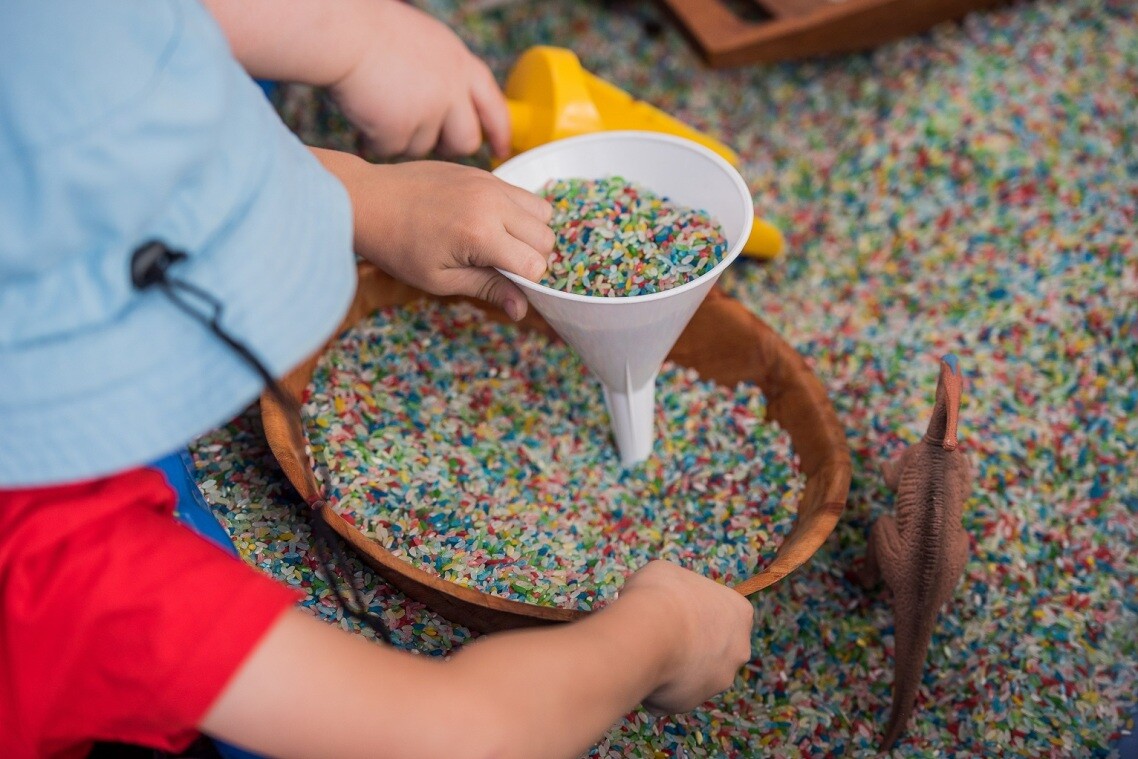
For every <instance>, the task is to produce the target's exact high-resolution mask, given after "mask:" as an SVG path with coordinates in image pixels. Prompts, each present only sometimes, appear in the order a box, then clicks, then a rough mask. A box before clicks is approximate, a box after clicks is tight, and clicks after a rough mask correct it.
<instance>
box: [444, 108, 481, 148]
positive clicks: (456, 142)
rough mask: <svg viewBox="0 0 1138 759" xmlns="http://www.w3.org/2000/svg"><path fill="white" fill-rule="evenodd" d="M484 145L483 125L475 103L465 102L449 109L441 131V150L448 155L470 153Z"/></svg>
mask: <svg viewBox="0 0 1138 759" xmlns="http://www.w3.org/2000/svg"><path fill="white" fill-rule="evenodd" d="M481 145H482V127H481V125H479V123H478V113H477V111H475V110H474V105H473V103H463V104H461V105H457V106H455V107H453V108H451V109H450V110H449V111H447V115H446V118H445V119H444V120H443V128H442V131H441V132H440V133H439V145H438V147H439V152H440V153H442V154H443V155H445V156H448V157H452V158H453V157H457V156H464V155H470V154H471V153H473V152H474V151H476V150H478V148H479V147H480V146H481Z"/></svg>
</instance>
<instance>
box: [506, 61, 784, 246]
mask: <svg viewBox="0 0 1138 759" xmlns="http://www.w3.org/2000/svg"><path fill="white" fill-rule="evenodd" d="M506 98H507V105H508V106H509V109H510V124H511V127H512V131H513V142H512V144H511V147H512V148H513V150H514V152H516V153H520V152H522V151H525V150H529V149H531V148H535V147H537V146H538V145H544V144H545V143H547V142H552V141H553V140H560V139H562V138H564V137H572V136H575V135H578V134H587V133H589V132H599V131H603V130H611V129H643V130H646V131H651V132H665V133H667V134H674V135H677V136H679V137H685V138H687V139H689V140H692V141H694V142H698V143H699V144H701V145H704V146H705V147H707V148H709V149H711V150H713V151H715V152H716V153H718V154H719V155H721V156H722V157H723V158H724V159H725V160H726V161H727V162H728V163H730V164H731V165H733V166H738V165H739V156H738V155H737V154H736V153H735V151H733V150H731V148H729V147H727V146H726V145H724V144H723V143H721V142H719V141H718V140H715V139H712V138H711V137H708V136H707V135H705V134H703V133H702V132H699V131H697V130H695V129H692V128H691V127H690V126H688V125H687V124H685V123H683V122H682V121H680V120H679V119H675V118H672V117H671V116H669V115H668V114H666V113H664V112H663V111H661V110H660V109H658V108H654V107H652V106H651V105H649V104H648V103H645V102H644V101H642V100H637V99H635V98H633V97H632V96H631V95H629V94H628V93H627V92H625V91H624V90H622V89H620V88H619V87H616V86H614V85H612V84H609V83H608V82H606V81H605V80H603V79H601V78H599V77H597V76H594V75H593V74H590V73H589V72H588V71H585V69H584V68H582V66H581V61H580V60H579V59H578V58H577V56H576V55H575V54H574V53H573V52H572V51H571V50H566V49H565V48H561V47H549V46H544V45H541V46H538V47H531V48H530V49H529V50H527V51H526V52H525V53H523V54H522V56H521V57H520V58H518V62H517V63H516V64H515V65H514V68H513V71H511V72H510V76H509V78H508V79H507V80H506ZM785 245H786V243H785V240H784V239H783V236H782V232H780V231H779V229H778V228H777V227H775V226H774V225H773V224H771V223H770V222H767V221H765V220H763V219H760V218H758V217H755V224H754V226H753V227H752V228H751V235H750V237H748V238H747V242H746V244H745V245H744V246H743V253H744V255H747V256H751V257H752V258H761V259H769V258H774V257H776V256H778V255H779V254H781V253H782V251H783V248H784V247H785Z"/></svg>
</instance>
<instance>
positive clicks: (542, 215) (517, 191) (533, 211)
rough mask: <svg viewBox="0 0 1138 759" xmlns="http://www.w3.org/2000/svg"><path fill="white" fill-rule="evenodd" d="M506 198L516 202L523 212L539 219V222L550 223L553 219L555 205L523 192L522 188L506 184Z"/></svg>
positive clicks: (525, 191) (530, 193) (527, 191)
mask: <svg viewBox="0 0 1138 759" xmlns="http://www.w3.org/2000/svg"><path fill="white" fill-rule="evenodd" d="M505 185H506V197H507V198H509V199H510V200H512V201H513V202H514V204H515V205H517V206H518V207H520V208H521V209H522V210H523V211H525V212H526V213H528V214H530V215H531V216H534V217H536V218H537V220H538V221H541V222H543V223H549V220H550V219H552V218H553V205H552V204H551V203H550V202H549V201H548V200H546V199H545V198H543V197H541V196H540V195H534V194H533V193H532V192H530V191H529V190H523V189H522V188H521V187H517V186H515V185H512V184H510V183H509V182H506V183H505Z"/></svg>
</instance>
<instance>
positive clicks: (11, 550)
mask: <svg viewBox="0 0 1138 759" xmlns="http://www.w3.org/2000/svg"><path fill="white" fill-rule="evenodd" d="M173 511H174V494H173V491H171V490H170V488H169V487H168V486H167V484H166V480H165V479H164V478H163V476H162V475H161V474H160V473H159V472H156V471H152V470H146V469H138V470H134V471H131V472H127V473H125V474H121V475H116V476H114V477H109V478H106V479H101V480H92V481H90V482H83V483H79V484H74V485H67V486H63V487H50V488H35V489H28V490H0V756H3V757H5V758H6V759H19V758H21V757H43V756H50V757H72V756H75V757H80V756H85V755H86V753H87V752H88V751H89V750H90V747H91V744H92V743H93V742H95V741H113V742H119V743H130V744H136V745H142V746H151V747H154V748H158V749H163V750H166V751H180V750H182V749H184V748H185V747H186V746H188V745H189V744H190V743H191V742H192V741H193V739H194V738H195V737H196V736H197V734H198V733H197V728H196V726H197V724H198V723H199V722H200V721H201V719H202V717H203V716H204V715H205V713H206V711H207V710H208V709H209V707H210V705H211V704H212V703H213V702H214V700H215V699H216V698H217V697H218V696H219V695H220V694H221V691H222V689H223V688H224V687H225V685H226V683H227V682H228V681H229V678H230V677H231V676H232V675H233V674H234V672H235V671H236V670H237V668H238V667H239V666H240V665H241V663H242V661H244V659H245V657H246V656H247V655H248V654H249V653H250V652H251V651H252V649H253V648H254V647H255V646H256V645H257V642H258V641H259V640H260V639H261V637H262V636H263V635H264V634H265V633H266V632H267V631H268V629H269V627H270V626H271V625H272V624H273V623H274V622H275V621H276V620H277V618H278V617H279V616H280V615H281V614H282V613H283V612H284V610H285V609H287V608H289V607H290V606H292V605H293V604H294V603H295V602H296V601H297V600H298V598H299V594H297V593H296V592H295V591H293V590H290V589H288V588H287V587H285V586H284V585H280V584H278V583H276V582H274V581H273V580H271V579H270V578H268V577H266V576H264V575H262V574H260V573H258V572H257V571H255V570H254V569H252V568H251V567H248V566H246V565H245V564H243V563H241V562H240V561H238V560H236V559H234V558H233V557H232V556H230V555H228V554H226V553H225V552H224V551H222V550H221V549H220V548H218V547H216V546H214V545H213V544H211V543H209V542H208V541H206V540H205V539H204V538H201V537H199V536H198V535H196V534H195V533H193V532H192V531H191V530H190V529H189V528H187V527H185V526H183V525H182V524H180V523H178V522H177V521H176V520H175V519H174V517H173Z"/></svg>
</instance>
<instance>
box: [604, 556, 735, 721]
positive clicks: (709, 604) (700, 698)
mask: <svg viewBox="0 0 1138 759" xmlns="http://www.w3.org/2000/svg"><path fill="white" fill-rule="evenodd" d="M633 599H644V600H648V601H649V603H651V604H653V605H655V606H656V607H657V613H659V614H660V617H659V618H660V620H661V624H663V625H665V626H667V627H671V628H674V631H675V633H676V635H677V642H676V646H675V649H674V650H673V652H672V655H671V656H669V657H668V658H667V659H666V661H667V665H666V670H665V672H664V673H663V682H662V684H661V685H659V686H658V687H657V688H656V689H655V690H654V691H652V692H651V693H650V694H649V695H648V697H647V698H646V699H645V700H644V706H645V707H647V708H648V709H649V710H651V711H653V712H656V713H664V714H667V713H673V712H682V711H687V710H689V709H694V708H695V707H696V706H699V705H700V704H702V703H703V702H704V701H706V700H707V699H709V698H711V697H712V696H714V695H715V694H717V693H719V692H720V691H723V690H725V689H726V688H727V687H728V686H730V685H731V682H732V681H733V680H734V678H735V673H736V672H737V671H738V670H739V667H741V666H743V664H745V663H746V662H747V661H748V660H749V659H750V658H751V624H752V622H753V620H754V608H753V607H752V606H751V602H750V601H748V600H747V599H746V598H744V597H743V596H741V595H739V594H738V593H736V592H735V591H734V590H732V589H731V588H728V587H727V586H725V585H721V584H719V583H717V582H715V581H713V580H709V579H707V578H706V577H703V576H701V575H698V574H696V573H694V572H689V571H688V570H686V569H683V568H682V567H679V566H677V565H675V564H671V563H669V562H666V561H653V562H652V563H650V564H648V565H647V566H645V567H643V568H642V569H640V570H639V571H638V572H636V573H635V574H634V575H632V577H630V578H629V579H628V582H626V583H625V585H624V588H623V589H621V591H620V598H619V600H618V601H616V602H615V603H616V604H621V603H624V602H626V601H631V600H633ZM614 605H615V604H614Z"/></svg>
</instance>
